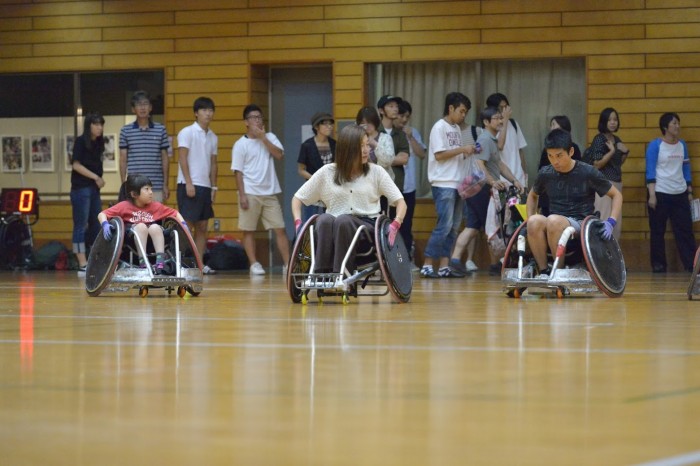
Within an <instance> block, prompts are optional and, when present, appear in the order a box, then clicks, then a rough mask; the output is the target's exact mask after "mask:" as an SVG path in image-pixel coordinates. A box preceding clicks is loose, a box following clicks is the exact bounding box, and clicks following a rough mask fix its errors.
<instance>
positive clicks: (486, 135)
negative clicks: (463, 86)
mask: <svg viewBox="0 0 700 466" xmlns="http://www.w3.org/2000/svg"><path fill="white" fill-rule="evenodd" d="M480 118H481V122H482V124H483V126H484V132H483V133H481V135H480V136H479V139H478V140H477V143H478V144H479V145H480V146H481V152H480V153H478V154H476V155H475V156H474V157H476V162H477V165H478V166H479V168H480V169H481V171H483V172H484V175H485V176H486V183H485V184H484V186H483V187H482V188H481V191H479V193H478V194H476V195H474V196H472V197H470V198H467V199H466V207H465V209H464V210H465V212H466V213H467V228H465V230H464V232H462V234H461V235H460V236H461V241H460V242H459V244H458V245H457V247H455V250H454V251H453V253H452V259H451V260H450V268H451V269H452V270H455V271H458V273H464V272H465V271H464V270H460V266H461V265H462V264H461V260H460V258H461V256H462V252H463V250H464V249H463V248H466V249H467V263H469V261H472V262H473V261H474V259H473V256H469V252H470V251H473V250H474V248H473V247H470V243H471V242H473V241H476V238H477V236H478V235H479V231H480V230H481V228H484V229H485V230H486V234H487V236H489V243H491V240H492V238H491V236H492V235H491V232H490V229H491V228H494V227H495V228H496V232H497V231H498V228H499V227H500V223H499V221H498V220H495V219H494V217H496V216H498V214H497V211H496V207H495V205H494V203H495V198H494V197H493V196H492V195H491V194H492V191H494V196H495V195H496V194H497V192H498V191H502V190H504V189H506V183H505V182H504V181H501V177H504V178H505V179H506V181H508V182H510V183H512V184H513V185H514V186H515V187H516V188H518V190H519V191H523V189H524V188H523V185H522V184H521V183H520V181H518V179H517V178H515V175H513V173H512V172H511V171H510V169H509V168H508V165H506V163H505V162H504V161H503V160H501V157H500V153H499V150H498V145H497V141H498V134H499V133H500V132H502V131H503V125H504V124H505V123H504V118H503V116H501V114H500V112H499V110H498V109H497V108H496V107H487V108H486V109H484V111H482V112H481V117H480ZM494 240H495V241H498V239H497V238H494ZM504 247H505V245H504ZM489 253H490V254H491V266H490V268H489V272H490V273H492V274H500V271H501V265H500V264H499V262H498V261H499V259H500V257H499V256H500V252H498V254H497V251H494V249H493V248H489ZM475 265H476V264H475ZM472 271H473V270H472Z"/></svg>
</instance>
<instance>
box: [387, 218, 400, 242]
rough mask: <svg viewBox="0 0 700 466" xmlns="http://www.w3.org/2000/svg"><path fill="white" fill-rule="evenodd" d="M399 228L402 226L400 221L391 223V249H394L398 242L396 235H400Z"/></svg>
mask: <svg viewBox="0 0 700 466" xmlns="http://www.w3.org/2000/svg"><path fill="white" fill-rule="evenodd" d="M399 228H401V224H400V223H399V221H398V220H394V221H393V222H391V225H389V247H390V248H391V247H394V243H395V242H396V235H397V234H398V233H399Z"/></svg>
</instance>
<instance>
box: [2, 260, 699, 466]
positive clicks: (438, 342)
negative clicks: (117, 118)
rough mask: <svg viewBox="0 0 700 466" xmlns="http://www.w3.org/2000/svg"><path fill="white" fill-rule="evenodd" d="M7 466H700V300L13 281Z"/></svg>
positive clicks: (495, 282) (5, 401)
mask: <svg viewBox="0 0 700 466" xmlns="http://www.w3.org/2000/svg"><path fill="white" fill-rule="evenodd" d="M0 283H2V285H1V286H0V290H1V292H2V298H1V299H0V465H3V466H6V465H11V466H15V465H142V464H143V465H146V464H148V465H324V466H325V465H353V466H354V465H421V466H422V465H642V464H643V465H657V466H671V465H687V464H700V299H699V300H697V301H688V300H687V298H686V295H685V289H686V285H687V276H686V275H681V274H669V275H667V276H656V275H651V274H641V273H640V274H632V275H631V276H630V277H629V281H628V286H627V290H626V292H625V295H624V297H622V298H621V299H608V298H604V297H602V296H587V297H580V298H568V299H564V300H557V299H537V298H535V297H531V298H527V299H521V300H512V299H508V298H506V297H504V295H503V294H502V293H501V291H500V279H498V278H494V277H489V276H488V275H485V274H477V275H476V276H475V277H472V278H468V279H442V280H426V279H419V278H417V279H416V284H415V288H414V292H413V295H412V298H411V301H410V303H408V304H404V305H397V304H392V303H391V301H390V298H389V297H383V298H365V299H362V300H359V301H357V300H353V301H352V302H351V303H350V304H349V305H346V306H343V305H342V304H341V303H340V301H339V300H337V299H335V300H334V299H328V298H327V299H326V301H325V302H324V304H323V305H318V303H317V302H316V301H315V300H312V301H311V303H310V304H309V305H308V306H305V307H303V306H301V305H298V304H292V303H291V301H290V300H289V299H288V297H287V294H286V291H285V288H284V282H283V279H282V276H281V275H280V274H276V275H271V276H267V277H264V278H262V279H251V278H250V277H249V276H248V275H247V274H219V275H216V276H210V277H206V283H205V290H204V292H203V293H202V295H201V296H200V297H198V298H192V297H188V298H185V299H180V298H178V297H177V296H176V295H174V294H173V295H172V296H170V297H168V296H166V295H165V294H164V293H163V292H162V291H158V290H153V291H152V292H151V293H150V295H149V296H148V297H147V298H145V299H142V298H139V297H138V296H137V294H136V293H135V292H133V293H130V294H122V295H117V296H114V295H112V296H101V297H98V298H89V297H88V296H87V295H86V293H85V292H84V289H83V283H82V281H81V280H80V279H78V278H77V277H76V276H75V272H70V273H69V272H38V273H11V272H3V273H0Z"/></svg>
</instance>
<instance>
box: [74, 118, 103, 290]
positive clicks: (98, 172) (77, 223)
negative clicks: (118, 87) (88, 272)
mask: <svg viewBox="0 0 700 466" xmlns="http://www.w3.org/2000/svg"><path fill="white" fill-rule="evenodd" d="M104 124H105V119H104V118H103V117H102V115H100V114H99V113H88V114H87V115H85V121H84V122H83V134H82V135H80V136H79V137H78V138H77V139H76V140H75V144H74V145H73V162H72V166H73V171H72V172H71V176H70V185H71V187H70V203H71V206H72V208H73V252H74V253H75V256H76V257H77V258H78V267H79V268H78V276H79V277H84V276H85V268H86V266H87V249H88V247H89V246H92V243H93V242H94V241H95V238H96V237H97V235H98V233H99V231H100V224H99V223H98V222H97V215H99V213H100V212H101V211H102V199H100V189H102V187H103V186H104V185H105V181H104V180H103V179H102V155H103V154H104V151H105V141H104V137H103V130H104Z"/></svg>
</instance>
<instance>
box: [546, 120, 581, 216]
mask: <svg viewBox="0 0 700 466" xmlns="http://www.w3.org/2000/svg"><path fill="white" fill-rule="evenodd" d="M558 128H560V129H563V130H564V131H566V132H567V133H569V134H571V121H569V117H567V116H566V115H556V116H553V117H552V119H551V120H550V122H549V130H550V131H552V130H555V129H558ZM571 144H572V145H573V147H574V155H573V156H572V157H571V159H572V160H576V161H579V162H580V161H581V149H579V147H578V145H576V143H575V142H572V143H571ZM547 165H551V162H550V161H549V157H548V156H547V149H544V148H543V149H542V154H541V155H540V164H539V166H538V167H537V171H538V172H539V170H541V169H542V168H543V167H546V166H547ZM539 206H540V210H541V212H542V215H544V216H545V217H546V216H548V215H549V194H547V192H546V191H545V192H543V193H542V194H540V198H539Z"/></svg>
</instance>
